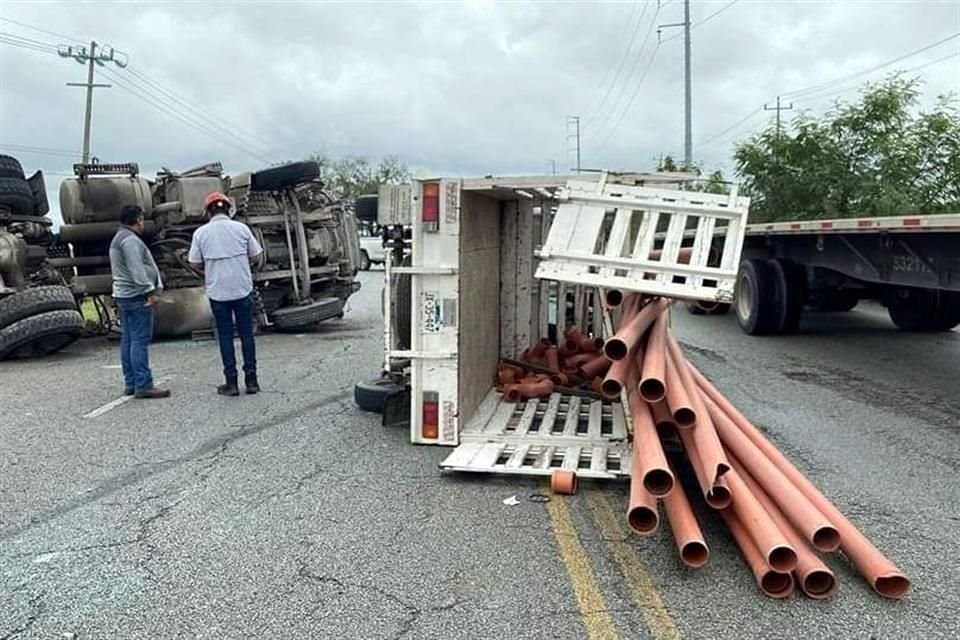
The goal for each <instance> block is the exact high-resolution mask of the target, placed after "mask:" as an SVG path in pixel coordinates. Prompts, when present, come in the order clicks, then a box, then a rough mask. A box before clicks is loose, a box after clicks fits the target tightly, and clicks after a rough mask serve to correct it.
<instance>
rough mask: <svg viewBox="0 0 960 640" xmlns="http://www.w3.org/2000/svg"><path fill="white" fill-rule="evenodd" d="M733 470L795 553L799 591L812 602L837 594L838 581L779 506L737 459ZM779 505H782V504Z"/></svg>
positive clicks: (734, 460)
mask: <svg viewBox="0 0 960 640" xmlns="http://www.w3.org/2000/svg"><path fill="white" fill-rule="evenodd" d="M730 462H731V463H732V464H733V468H734V469H735V470H736V472H737V473H739V474H740V478H741V479H742V480H743V481H744V482H745V483H746V485H747V488H749V489H750V491H751V492H752V493H753V496H754V497H755V498H756V499H757V501H759V502H760V506H762V507H763V508H764V510H765V511H766V512H767V513H768V514H769V515H770V518H771V519H772V520H773V522H774V523H775V524H776V525H777V527H779V528H780V531H782V532H783V535H785V536H786V537H787V541H788V542H789V543H790V544H791V545H793V548H794V549H796V551H797V568H796V569H795V570H794V573H795V574H796V576H797V581H798V582H799V583H800V589H801V590H802V591H803V592H804V593H805V594H807V596H809V597H811V598H813V599H814V600H824V599H826V598H829V597H830V596H832V595H833V594H834V593H836V591H837V580H836V578H835V577H834V575H833V571H831V570H830V568H829V567H828V566H827V565H825V564H824V563H823V561H822V560H821V559H820V558H819V557H818V556H817V554H816V553H814V552H813V551H812V550H811V549H810V547H809V546H808V545H807V543H806V542H804V540H803V538H801V537H800V535H799V534H798V533H797V532H796V531H795V530H794V528H793V527H792V526H791V525H790V522H789V521H788V520H787V517H786V516H785V515H784V513H783V511H782V510H781V507H778V506H777V504H776V503H775V502H774V500H773V498H771V497H770V496H769V495H768V494H767V492H766V491H764V489H763V488H762V487H761V486H760V485H759V484H758V483H757V481H756V480H754V479H753V477H752V476H751V475H750V474H749V473H748V472H747V471H746V469H744V468H743V465H742V464H740V462H739V461H738V460H737V458H736V456H733V457H731V458H730ZM781 504H782V503H781Z"/></svg>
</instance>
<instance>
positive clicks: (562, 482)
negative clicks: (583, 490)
mask: <svg viewBox="0 0 960 640" xmlns="http://www.w3.org/2000/svg"><path fill="white" fill-rule="evenodd" d="M550 491H552V492H553V493H555V494H557V495H563V496H572V495H573V494H575V493H576V492H577V474H576V473H574V472H573V471H570V470H568V469H554V470H553V472H552V473H551V474H550Z"/></svg>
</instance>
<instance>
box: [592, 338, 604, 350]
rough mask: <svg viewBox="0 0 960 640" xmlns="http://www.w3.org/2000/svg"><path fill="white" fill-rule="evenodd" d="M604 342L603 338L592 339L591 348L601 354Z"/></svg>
mask: <svg viewBox="0 0 960 640" xmlns="http://www.w3.org/2000/svg"><path fill="white" fill-rule="evenodd" d="M605 342H606V340H604V339H603V338H594V339H593V347H594V348H595V349H596V350H597V353H602V352H603V344H604V343H605Z"/></svg>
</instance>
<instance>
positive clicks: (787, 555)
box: [767, 547, 797, 573]
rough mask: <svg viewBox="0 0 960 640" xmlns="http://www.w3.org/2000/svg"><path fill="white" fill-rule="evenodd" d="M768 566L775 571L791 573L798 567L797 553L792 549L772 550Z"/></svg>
mask: <svg viewBox="0 0 960 640" xmlns="http://www.w3.org/2000/svg"><path fill="white" fill-rule="evenodd" d="M767 564H769V565H770V568H771V569H773V570H774V571H779V572H780V573H789V572H790V571H793V570H794V568H796V566H797V552H796V551H794V550H793V549H791V548H790V547H774V548H773V549H771V550H770V556H769V557H768V558H767Z"/></svg>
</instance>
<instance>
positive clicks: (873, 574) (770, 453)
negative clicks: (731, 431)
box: [691, 367, 910, 598]
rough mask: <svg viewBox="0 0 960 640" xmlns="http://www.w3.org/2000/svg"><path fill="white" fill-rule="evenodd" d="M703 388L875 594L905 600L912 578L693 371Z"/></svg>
mask: <svg viewBox="0 0 960 640" xmlns="http://www.w3.org/2000/svg"><path fill="white" fill-rule="evenodd" d="M691 371H692V372H693V374H694V377H695V378H696V380H697V382H698V384H700V387H701V388H702V389H703V390H704V391H705V392H706V393H707V395H708V396H710V398H711V399H712V400H713V401H714V402H716V403H717V405H718V406H719V407H720V408H721V409H722V410H723V411H724V413H726V414H727V416H728V417H729V418H730V419H731V420H733V423H734V424H735V425H736V426H737V428H739V429H740V430H741V431H742V432H743V433H744V434H745V435H746V436H747V437H748V438H750V440H751V441H752V442H753V443H754V444H755V445H756V446H757V448H758V449H759V450H760V451H762V452H763V454H764V455H765V456H767V458H768V459H769V460H770V461H771V462H773V464H775V465H776V466H777V468H778V469H780V471H781V472H783V474H784V475H785V476H786V477H787V478H788V479H789V480H790V481H791V482H792V483H793V484H794V486H795V487H796V488H797V489H799V490H800V491H801V492H802V493H803V495H805V496H806V497H807V500H809V501H810V502H811V503H813V506H815V507H816V508H817V509H819V510H820V511H821V512H823V513H824V515H826V516H827V518H829V519H830V522H832V523H833V526H835V527H836V528H837V531H839V532H840V550H841V551H843V553H844V555H846V556H847V557H848V558H850V560H851V561H852V562H853V564H854V565H855V566H856V567H857V571H859V572H860V574H861V575H862V576H863V577H864V578H866V580H867V582H869V583H870V586H872V587H873V589H874V591H876V592H877V593H879V594H880V595H882V596H884V597H885V598H902V597H903V596H904V595H906V593H907V591H908V590H909V589H910V578H908V577H907V575H906V574H905V573H903V572H902V571H900V569H898V568H897V566H896V565H895V564H893V563H892V562H891V561H890V560H889V559H888V558H887V557H886V556H884V555H883V554H882V553H881V552H880V550H879V549H877V548H876V547H875V546H874V545H873V543H872V542H870V540H869V539H868V538H867V537H866V536H865V535H863V534H862V533H861V532H860V530H859V529H857V528H856V527H855V526H854V525H853V523H852V522H850V521H849V520H848V519H847V518H846V516H844V515H843V513H841V512H840V510H839V509H837V507H835V506H834V505H833V503H831V502H830V501H829V500H827V498H826V496H824V495H823V494H822V493H821V492H820V490H819V489H817V487H816V486H814V484H813V483H812V482H810V481H809V480H808V479H807V478H806V476H804V475H803V474H802V473H800V471H799V470H798V469H797V468H796V467H795V466H793V463H792V462H790V460H788V459H787V457H786V456H784V455H783V454H782V453H780V450H779V449H777V448H776V447H775V446H773V444H771V443H770V441H769V440H767V439H766V438H765V437H764V435H763V434H762V433H760V431H759V430H758V429H757V428H756V427H755V426H753V425H752V424H751V423H750V421H749V420H747V419H746V418H745V417H744V416H743V414H742V413H740V412H739V411H738V410H737V409H736V407H734V406H733V405H732V404H730V401H728V400H727V399H726V398H724V397H723V395H721V394H720V392H719V391H717V389H716V388H715V387H714V386H713V385H712V384H710V382H709V381H708V380H707V379H706V378H705V377H703V374H701V373H700V372H699V371H697V370H696V369H693V368H692V367H691Z"/></svg>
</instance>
